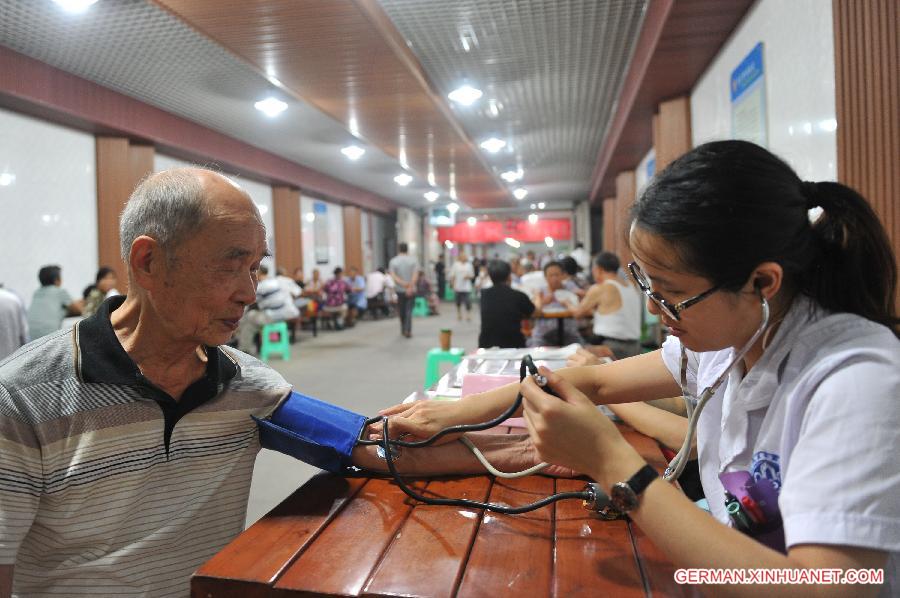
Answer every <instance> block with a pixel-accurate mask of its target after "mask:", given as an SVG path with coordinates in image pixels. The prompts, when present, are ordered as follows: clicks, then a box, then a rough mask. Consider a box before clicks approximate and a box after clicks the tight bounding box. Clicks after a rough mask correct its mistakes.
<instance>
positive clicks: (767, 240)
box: [626, 140, 900, 336]
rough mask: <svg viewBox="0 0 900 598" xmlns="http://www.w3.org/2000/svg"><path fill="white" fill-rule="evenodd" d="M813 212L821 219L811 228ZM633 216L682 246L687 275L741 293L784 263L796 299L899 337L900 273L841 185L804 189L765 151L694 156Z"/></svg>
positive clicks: (730, 145)
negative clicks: (752, 279) (763, 270)
mask: <svg viewBox="0 0 900 598" xmlns="http://www.w3.org/2000/svg"><path fill="white" fill-rule="evenodd" d="M813 207H820V208H821V209H822V214H821V216H820V217H819V218H818V219H817V220H816V221H815V222H814V223H810V220H809V212H808V210H809V209H810V208H813ZM631 214H632V217H633V220H634V223H635V225H636V226H638V227H640V228H642V229H644V230H646V231H648V232H650V233H652V234H654V235H658V236H660V237H662V238H663V239H665V240H666V241H668V242H670V243H672V244H673V245H674V246H675V248H676V251H677V253H678V255H677V256H676V257H677V258H678V259H679V262H680V264H681V265H682V266H684V267H686V268H687V269H688V270H689V271H690V272H692V273H694V274H698V275H700V276H703V277H705V278H708V279H710V280H711V281H712V282H713V283H714V284H716V285H722V287H723V288H724V289H726V290H731V291H736V290H737V289H739V288H741V287H742V286H743V285H744V284H745V283H746V282H747V279H748V278H749V276H750V273H751V272H752V271H753V269H754V268H755V267H756V266H758V265H759V264H761V263H762V262H767V261H773V262H777V263H778V264H780V265H781V267H782V268H783V269H784V280H785V285H786V287H787V288H788V289H789V292H799V293H803V294H805V295H807V296H809V297H810V298H812V299H813V300H814V301H816V302H817V303H818V304H819V305H821V306H822V307H823V308H825V309H827V310H830V311H835V312H849V313H854V314H857V315H860V316H862V317H864V318H868V319H870V320H872V321H875V322H878V323H881V324H884V325H886V326H888V327H889V328H891V329H892V331H893V332H894V334H898V336H900V333H898V319H897V313H896V306H895V304H894V297H895V290H896V286H897V264H896V261H895V258H894V255H893V252H892V250H891V246H890V243H889V241H888V237H887V233H886V232H885V230H884V227H883V226H882V225H881V222H879V220H878V216H877V215H876V214H875V212H874V211H873V210H872V208H871V207H870V206H869V204H868V202H866V200H865V199H864V198H863V197H862V196H861V195H860V194H859V193H857V192H856V191H854V190H853V189H850V188H849V187H846V186H845V185H842V184H840V183H832V182H822V183H812V182H803V181H801V180H800V178H799V177H798V176H797V175H796V173H794V171H793V170H792V169H791V167H790V166H788V165H787V164H786V163H785V162H784V161H782V160H781V159H779V158H778V157H776V156H775V155H773V154H772V153H771V152H769V151H768V150H766V149H764V148H762V147H759V146H758V145H754V144H752V143H749V142H746V141H734V140H732V141H716V142H712V143H706V144H704V145H701V146H698V147H696V148H694V149H693V150H691V151H690V152H688V153H687V154H685V155H684V156H682V157H680V158H678V159H677V160H675V161H674V162H672V164H670V165H669V166H668V167H667V168H666V169H665V170H663V171H662V172H660V173H659V174H658V175H657V176H656V177H655V178H654V179H653V180H652V182H651V183H650V185H649V186H648V187H647V189H646V190H645V191H644V192H643V193H642V194H641V196H640V198H638V200H637V201H636V202H635V203H634V205H633V206H632V210H631ZM626 238H628V237H627V236H626Z"/></svg>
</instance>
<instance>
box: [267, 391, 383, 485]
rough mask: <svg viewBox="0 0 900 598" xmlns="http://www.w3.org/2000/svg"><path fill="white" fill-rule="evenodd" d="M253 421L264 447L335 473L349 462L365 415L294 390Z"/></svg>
mask: <svg viewBox="0 0 900 598" xmlns="http://www.w3.org/2000/svg"><path fill="white" fill-rule="evenodd" d="M251 417H253V416H251ZM253 420H254V421H255V422H256V423H257V425H258V427H259V443H260V444H261V445H262V447H263V448H267V449H271V450H273V451H278V452H279V453H284V454H285V455H290V456H292V457H295V458H297V459H300V460H301V461H303V462H304V463H309V464H310V465H313V466H315V467H319V468H321V469H325V470H327V471H331V472H334V473H342V472H344V471H346V470H347V468H348V467H350V466H351V465H352V459H351V452H352V451H353V447H354V446H356V441H357V439H358V438H359V434H360V432H361V431H362V428H363V426H364V425H365V423H366V418H365V416H362V415H359V414H358V413H353V412H352V411H347V410H346V409H342V408H340V407H336V406H335V405H330V404H328V403H323V402H322V401H318V400H316V399H313V398H311V397H307V396H305V395H302V394H300V393H298V392H294V391H291V394H290V395H288V396H287V398H285V399H284V400H282V401H281V403H280V404H279V405H278V407H276V408H275V411H273V412H272V415H270V416H269V417H267V418H265V419H260V418H258V417H253Z"/></svg>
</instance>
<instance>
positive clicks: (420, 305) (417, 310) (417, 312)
mask: <svg viewBox="0 0 900 598" xmlns="http://www.w3.org/2000/svg"><path fill="white" fill-rule="evenodd" d="M430 311H431V310H430V309H428V300H427V299H425V297H416V302H415V303H413V310H412V315H414V316H427V315H428V312H430Z"/></svg>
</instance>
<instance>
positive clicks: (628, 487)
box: [609, 465, 659, 513]
mask: <svg viewBox="0 0 900 598" xmlns="http://www.w3.org/2000/svg"><path fill="white" fill-rule="evenodd" d="M658 477H659V474H658V473H657V472H656V470H655V469H653V468H652V467H650V466H649V465H644V466H643V467H641V468H640V469H639V470H638V471H637V473H636V474H634V475H633V476H631V479H629V480H628V481H627V482H617V483H615V484H613V487H612V490H611V491H610V493H609V500H610V502H611V503H612V506H613V507H615V508H616V510H617V511H619V512H621V513H627V512H628V511H633V510H634V509H636V508H637V506H638V502H639V498H638V496H639V495H640V494H641V492H643V491H644V490H645V489H646V488H647V486H649V485H650V482H652V481H653V480H655V479H656V478H658Z"/></svg>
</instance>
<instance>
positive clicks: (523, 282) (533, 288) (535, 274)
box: [513, 252, 547, 298]
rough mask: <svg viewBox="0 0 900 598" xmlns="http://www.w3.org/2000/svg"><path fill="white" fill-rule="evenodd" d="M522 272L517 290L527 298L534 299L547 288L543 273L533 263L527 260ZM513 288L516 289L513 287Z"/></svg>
mask: <svg viewBox="0 0 900 598" xmlns="http://www.w3.org/2000/svg"><path fill="white" fill-rule="evenodd" d="M529 253H534V252H529ZM522 270H523V274H522V276H520V277H519V286H518V290H520V291H522V292H523V293H525V294H526V295H528V297H529V298H530V297H535V296H536V295H537V294H538V293H540V292H541V291H543V290H545V289H546V288H547V279H545V278H544V271H543V270H539V269H538V268H537V266H536V265H535V263H534V261H532V260H528V261H527V262H523V265H522ZM513 288H516V287H515V286H513Z"/></svg>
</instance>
